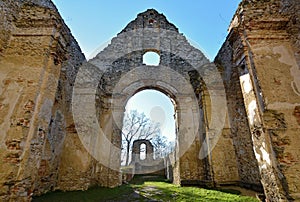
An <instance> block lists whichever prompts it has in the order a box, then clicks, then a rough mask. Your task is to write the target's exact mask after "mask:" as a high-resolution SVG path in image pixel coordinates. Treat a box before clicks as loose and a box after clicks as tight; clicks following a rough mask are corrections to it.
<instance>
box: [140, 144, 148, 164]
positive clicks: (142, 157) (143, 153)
mask: <svg viewBox="0 0 300 202" xmlns="http://www.w3.org/2000/svg"><path fill="white" fill-rule="evenodd" d="M146 153H147V151H146V144H145V143H143V144H141V145H140V160H145V159H146Z"/></svg>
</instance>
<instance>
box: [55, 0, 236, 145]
mask: <svg viewBox="0 0 300 202" xmlns="http://www.w3.org/2000/svg"><path fill="white" fill-rule="evenodd" d="M53 2H54V3H55V5H56V6H57V8H58V10H59V12H60V14H61V15H62V17H63V18H64V20H65V22H66V24H67V25H68V26H69V28H70V29H71V31H72V33H73V35H74V36H75V38H76V40H77V41H78V43H79V45H80V47H81V49H82V51H83V53H84V54H85V56H86V57H87V58H90V56H91V55H94V52H95V51H96V50H97V49H99V47H100V49H101V48H104V47H105V44H107V42H108V41H110V39H111V38H112V37H114V36H116V35H117V33H119V32H120V31H121V30H122V29H123V28H124V27H125V26H126V25H127V24H128V23H129V22H130V21H132V20H134V19H135V18H136V16H137V14H138V13H141V12H144V11H146V10H147V9H149V8H154V9H156V10H157V11H158V12H159V13H163V14H164V15H165V16H166V17H167V19H168V20H169V21H170V22H171V23H173V24H175V26H177V27H178V28H179V32H181V33H183V34H184V35H185V36H186V37H187V38H188V39H189V40H190V41H193V43H194V44H196V45H197V48H200V49H201V50H202V52H203V53H204V54H205V55H206V56H207V57H208V58H209V59H210V60H211V61H212V60H213V59H214V57H215V56H216V54H217V52H218V50H219V49H220V47H221V45H222V43H223V42H224V40H225V38H226V36H227V34H228V33H227V29H228V26H229V23H230V21H231V19H232V17H233V15H234V13H235V10H236V9H237V6H238V4H239V2H240V0H229V1H227V0H207V1H204V0H105V1H104V0H53ZM127 109H137V110H138V111H139V112H144V113H145V114H146V115H147V116H148V117H151V118H152V119H154V121H158V122H161V125H162V128H161V129H162V134H163V135H166V136H168V137H169V138H170V139H173V138H174V129H175V127H174V119H173V113H174V110H173V106H172V104H171V102H170V100H169V99H168V97H166V96H165V95H163V94H162V93H159V92H157V91H142V92H140V93H138V94H136V95H135V96H134V97H132V98H131V99H130V101H129V102H128V107H127Z"/></svg>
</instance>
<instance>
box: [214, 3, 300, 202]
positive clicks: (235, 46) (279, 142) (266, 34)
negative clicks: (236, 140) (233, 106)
mask: <svg viewBox="0 0 300 202" xmlns="http://www.w3.org/2000/svg"><path fill="white" fill-rule="evenodd" d="M297 8H299V2H297V1H279V0H277V1H268V0H265V1H246V0H245V1H243V2H242V3H241V4H240V6H239V8H238V10H237V13H236V15H235V16H234V18H233V21H232V24H231V27H230V33H229V36H228V37H227V39H226V42H225V44H224V45H223V47H222V49H221V50H220V52H219V54H218V56H217V57H216V62H217V63H219V64H221V65H220V66H221V68H222V69H223V71H224V72H228V73H225V74H224V75H226V74H227V75H228V76H229V77H227V78H230V75H231V76H232V75H234V74H237V75H236V76H235V78H234V77H232V78H231V79H230V82H231V83H236V84H237V86H238V84H240V87H238V88H239V89H241V90H239V92H242V94H243V97H242V99H243V100H244V101H243V102H241V103H240V104H241V105H245V108H246V113H247V115H246V117H248V125H249V128H250V131H251V134H252V135H251V136H252V137H251V139H252V141H253V144H252V145H253V146H254V147H253V148H254V151H255V156H256V158H257V162H258V165H259V168H260V174H261V177H262V184H263V186H264V190H265V194H266V196H267V198H268V199H269V200H270V201H279V200H284V201H285V200H291V199H298V200H299V181H300V180H299V167H300V164H299V151H300V150H299V145H298V144H299V141H300V139H299V121H298V120H299V118H298V116H299V113H298V108H299V101H300V98H299V96H300V94H299V88H300V85H299V84H300V83H299V81H300V70H299V64H300V63H299V27H300V26H299V25H300V21H299V9H297ZM226 61H227V62H226ZM239 77H240V78H239ZM225 78H226V76H225ZM226 80H228V79H225V83H226ZM228 81H229V80H228ZM228 90H230V89H228ZM253 104H254V105H253ZM253 106H254V107H253ZM243 113H245V112H243ZM244 117H245V116H244ZM273 154H275V155H273Z"/></svg>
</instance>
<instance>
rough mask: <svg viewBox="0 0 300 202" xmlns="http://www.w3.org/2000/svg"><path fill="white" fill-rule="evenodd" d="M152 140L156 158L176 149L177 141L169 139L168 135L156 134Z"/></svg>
mask: <svg viewBox="0 0 300 202" xmlns="http://www.w3.org/2000/svg"><path fill="white" fill-rule="evenodd" d="M151 142H152V144H153V146H154V149H155V151H154V153H155V158H156V159H157V158H164V157H166V156H167V155H168V154H170V153H171V152H173V151H174V149H175V141H168V139H167V137H166V136H163V135H156V136H155V137H154V138H153V139H152V140H151Z"/></svg>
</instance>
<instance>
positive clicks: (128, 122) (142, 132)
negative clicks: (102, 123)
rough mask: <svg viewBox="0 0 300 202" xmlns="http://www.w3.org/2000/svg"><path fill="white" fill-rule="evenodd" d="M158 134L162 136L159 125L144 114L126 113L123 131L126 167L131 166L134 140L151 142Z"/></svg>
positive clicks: (133, 111)
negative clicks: (130, 156)
mask: <svg viewBox="0 0 300 202" xmlns="http://www.w3.org/2000/svg"><path fill="white" fill-rule="evenodd" d="M158 134H160V126H159V123H155V122H153V121H151V120H150V119H149V118H147V117H146V116H145V114H144V113H139V112H137V111H136V110H132V111H130V112H129V113H125V118H124V121H123V129H122V137H123V142H124V143H125V145H123V146H124V147H122V149H125V155H126V156H125V158H126V162H125V165H129V155H130V147H131V146H132V143H133V141H134V140H137V139H146V140H151V139H152V138H153V137H155V136H156V135H158Z"/></svg>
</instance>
